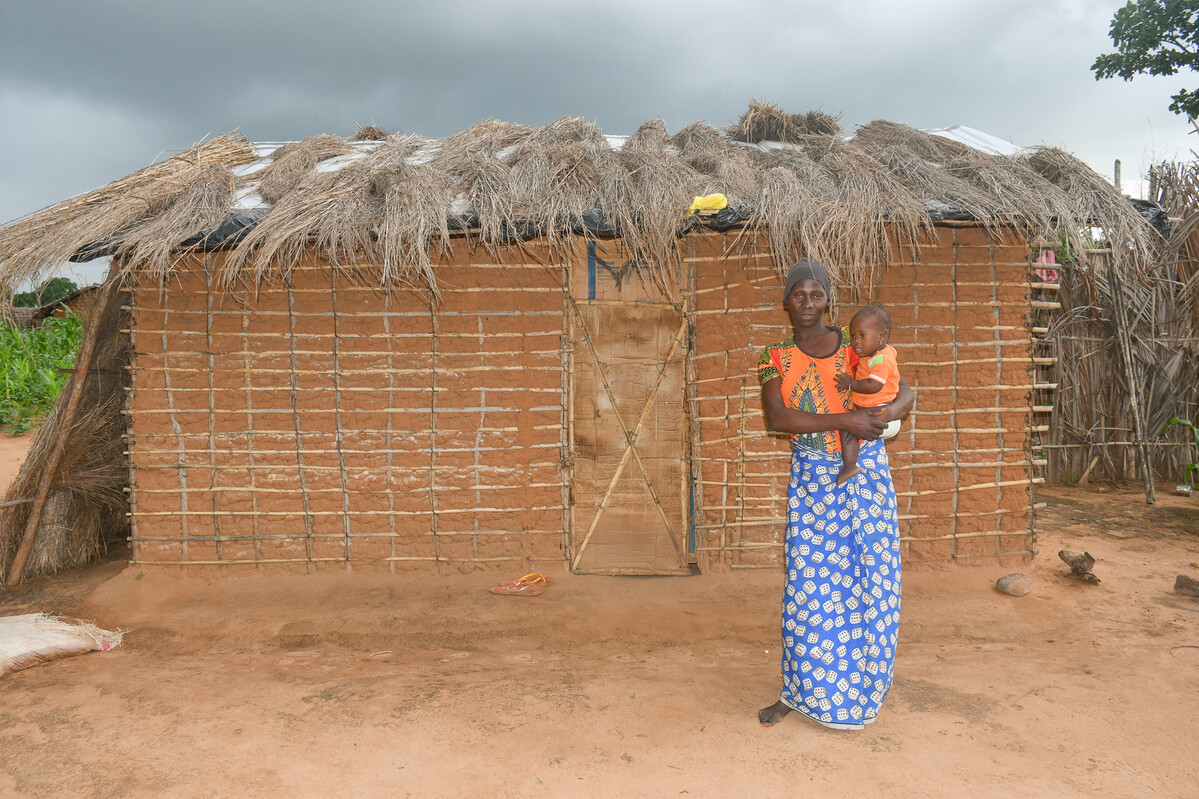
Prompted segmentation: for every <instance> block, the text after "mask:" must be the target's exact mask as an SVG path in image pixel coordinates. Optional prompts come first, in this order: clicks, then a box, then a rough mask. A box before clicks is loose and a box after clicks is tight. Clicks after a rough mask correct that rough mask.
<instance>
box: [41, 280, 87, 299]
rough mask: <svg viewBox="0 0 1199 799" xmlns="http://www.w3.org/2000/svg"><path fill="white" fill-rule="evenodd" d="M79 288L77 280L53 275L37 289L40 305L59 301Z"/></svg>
mask: <svg viewBox="0 0 1199 799" xmlns="http://www.w3.org/2000/svg"><path fill="white" fill-rule="evenodd" d="M78 290H79V287H78V286H76V285H75V281H74V280H71V279H70V278H65V277H52V278H50V279H49V280H47V281H46V282H45V283H43V284H42V285H41V287H39V288H38V290H37V298H38V305H49V304H50V303H52V302H58V301H59V300H61V299H62V298H63V297H65V296H67V295H68V294H72V293H74V292H76V291H78Z"/></svg>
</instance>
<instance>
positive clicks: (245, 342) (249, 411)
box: [237, 296, 262, 561]
mask: <svg viewBox="0 0 1199 799" xmlns="http://www.w3.org/2000/svg"><path fill="white" fill-rule="evenodd" d="M237 300H238V304H239V305H240V306H241V348H242V353H243V355H242V366H243V368H244V370H245V375H244V376H243V377H244V379H243V383H242V385H243V388H244V390H245V395H246V463H247V464H249V466H250V469H249V472H250V491H251V493H250V508H251V510H253V511H254V515H253V516H252V517H250V524H251V529H252V530H253V533H252V534H253V536H254V560H258V561H260V560H262V539H261V537H260V536H261V533H260V532H259V529H258V470H257V469H255V468H254V463H255V460H254V431H255V430H256V429H257V428H256V427H255V426H254V392H253V381H252V380H251V379H250V375H251V374H253V365H254V362H253V359H252V358H251V355H250V352H251V349H252V348H251V347H250V298H249V297H248V296H246V297H238V298H237Z"/></svg>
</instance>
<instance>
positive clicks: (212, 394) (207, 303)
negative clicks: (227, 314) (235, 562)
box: [204, 254, 225, 573]
mask: <svg viewBox="0 0 1199 799" xmlns="http://www.w3.org/2000/svg"><path fill="white" fill-rule="evenodd" d="M204 308H205V311H206V313H205V314H204V351H205V356H204V357H205V362H206V364H207V366H208V375H207V376H208V465H209V467H211V468H209V470H208V495H209V499H210V500H211V501H212V529H213V532H214V533H215V535H216V559H217V560H219V561H224V560H225V550H224V540H223V538H222V536H221V507H220V493H221V492H220V491H219V490H218V489H217V477H218V475H219V474H220V472H219V470H218V469H217V468H216V467H217V462H216V391H215V390H214V389H215V388H216V386H215V385H214V383H213V381H214V380H215V379H216V369H215V366H216V364H215V356H214V355H213V352H212V349H213V347H212V256H211V255H209V254H205V256H204ZM221 571H222V573H224V571H225V567H223V566H222V567H221Z"/></svg>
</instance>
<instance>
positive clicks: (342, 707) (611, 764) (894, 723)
mask: <svg viewBox="0 0 1199 799" xmlns="http://www.w3.org/2000/svg"><path fill="white" fill-rule="evenodd" d="M0 442H2V443H3V444H4V447H7V449H5V448H4V447H0V468H3V467H4V466H5V465H6V464H7V461H8V459H9V456H11V451H15V449H14V448H16V447H17V445H16V444H14V443H13V441H12V440H10V439H0ZM6 453H7V454H6ZM1044 496H1045V498H1047V500H1048V502H1049V508H1048V509H1047V510H1046V511H1045V512H1044V516H1043V518H1042V521H1041V524H1040V527H1041V530H1042V533H1041V538H1040V543H1039V548H1040V554H1039V555H1038V556H1037V557H1036V559H1035V560H1034V562H1032V563H1031V564H1029V565H1028V566H1026V567H1024V568H1023V569H1022V571H1023V572H1024V573H1025V574H1027V575H1028V576H1029V578H1030V579H1031V581H1032V584H1033V592H1032V594H1030V595H1029V596H1026V597H1023V598H1013V597H1009V596H1004V595H1001V594H999V593H998V592H996V591H995V590H994V589H993V587H992V585H993V583H994V581H995V579H996V578H997V577H999V576H1001V575H1002V574H1004V573H1005V572H1007V571H1011V569H1003V568H1001V567H978V568H958V569H953V570H950V571H938V572H922V573H918V572H909V573H908V574H907V575H905V585H904V595H903V622H902V625H901V628H900V639H901V640H900V647H899V653H898V660H897V677H896V680H895V685H894V687H893V689H892V692H891V695H890V696H889V698H888V700H887V702H886V705H885V706H884V709H883V713H882V715H881V716H880V717H879V720H878V722H877V723H875V724H874V725H872V726H871V727H869V728H867V730H865V731H863V732H834V731H830V730H826V729H824V728H822V727H819V726H817V725H814V724H812V723H811V722H808V721H805V720H803V719H800V718H798V717H797V716H796V715H795V714H793V715H792V716H791V717H789V718H787V719H786V720H785V721H784V722H783V723H782V724H780V725H778V726H776V727H773V728H770V729H767V728H763V727H760V726H759V725H758V724H757V721H756V718H755V713H756V711H757V709H758V708H759V707H761V706H763V705H766V704H769V703H771V702H773V701H774V700H775V699H776V698H777V690H778V681H779V664H778V656H779V649H778V646H779V625H778V616H779V598H780V596H781V590H782V583H781V581H782V575H781V573H779V572H775V571H773V570H769V571H753V572H736V573H733V574H722V575H711V576H702V577H675V578H602V577H575V576H571V575H567V574H557V575H555V578H556V582H555V584H554V585H553V586H552V587H551V588H550V589H549V590H548V591H547V592H546V593H545V594H544V595H542V596H540V597H534V598H512V597H497V596H493V595H491V594H490V593H488V591H487V588H488V587H489V586H490V585H492V584H494V583H495V582H496V581H497V580H498V579H499V578H500V577H502V576H507V575H503V574H500V573H498V572H490V571H489V572H474V573H471V574H458V573H454V574H452V575H449V576H437V575H432V574H427V575H423V576H420V575H413V574H403V575H395V576H387V575H369V576H364V575H349V574H340V573H328V572H323V573H319V574H313V575H308V576H279V577H240V578H226V579H220V580H202V579H197V578H191V579H185V578H181V577H177V576H174V575H172V574H167V573H163V572H157V571H148V570H140V569H137V568H130V567H128V566H127V565H126V563H125V561H124V559H123V557H127V556H123V555H122V553H115V554H114V556H113V557H112V558H111V559H110V560H109V561H108V562H106V563H103V564H101V565H99V566H95V567H93V568H89V569H84V570H80V571H76V572H72V573H67V574H61V575H58V576H56V577H53V578H48V579H40V580H35V581H31V582H29V583H26V584H25V585H22V586H18V587H14V588H12V589H9V590H7V591H3V592H0V615H9V614H15V613H27V612H32V611H35V610H40V611H45V612H48V613H59V614H64V615H67V616H74V617H81V618H85V619H94V620H95V621H96V622H97V623H98V624H100V625H101V626H103V627H107V628H110V629H112V628H117V627H119V628H122V629H125V630H128V631H129V632H128V634H127V636H126V638H125V645H124V646H122V647H121V648H119V649H116V650H113V651H111V652H108V653H103V654H102V653H92V654H88V655H82V656H79V657H74V658H68V659H65V660H59V661H55V662H53V663H49V664H44V665H42V666H38V667H35V668H32V669H28V670H26V671H22V672H18V673H16V674H12V675H9V676H8V677H6V678H3V681H2V682H3V685H0V796H4V797H10V796H11V797H61V796H96V797H124V796H130V797H140V796H170V797H225V796H277V795H290V796H322V797H323V796H356V797H394V796H463V795H479V796H520V797H536V796H557V797H561V796H653V797H661V796H677V795H689V796H713V797H725V796H733V795H744V794H750V793H752V794H754V795H757V796H768V797H771V796H784V795H786V796H794V795H804V796H824V795H832V794H833V793H836V794H838V795H857V796H952V797H960V796H970V797H988V796H1021V797H1062V796H1088V797H1093V796H1104V797H1107V796H1146V795H1152V796H1169V797H1175V796H1180V797H1195V796H1199V736H1196V730H1197V729H1199V726H1197V721H1196V719H1197V718H1199V600H1192V599H1187V598H1185V597H1181V596H1178V595H1176V594H1174V593H1172V586H1173V583H1174V578H1175V576H1176V575H1177V574H1180V573H1185V574H1189V575H1192V576H1197V577H1199V565H1197V564H1199V497H1197V498H1195V499H1184V498H1181V497H1175V496H1171V495H1159V496H1160V499H1159V502H1158V504H1157V505H1156V506H1153V507H1149V506H1146V505H1145V504H1144V500H1143V497H1142V496H1141V495H1139V494H1138V493H1137V492H1136V491H1135V490H1132V489H1128V490H1114V491H1113V490H1108V491H1106V492H1100V491H1098V490H1086V491H1082V490H1079V489H1063V488H1054V489H1051V490H1048V491H1045V492H1044ZM1063 547H1069V548H1073V549H1085V550H1088V551H1090V552H1091V553H1092V554H1093V555H1094V556H1095V557H1096V558H1097V561H1098V562H1097V564H1096V566H1095V572H1096V573H1097V574H1098V576H1099V577H1100V578H1101V579H1102V583H1101V584H1100V585H1098V586H1092V585H1086V584H1083V583H1080V582H1077V581H1074V580H1072V579H1070V578H1067V577H1066V576H1065V574H1066V573H1067V571H1068V569H1067V568H1066V567H1065V565H1063V564H1062V563H1060V562H1059V561H1058V560H1057V556H1056V553H1057V550H1058V549H1060V548H1063ZM513 576H515V575H513Z"/></svg>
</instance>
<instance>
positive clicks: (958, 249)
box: [689, 225, 1043, 568]
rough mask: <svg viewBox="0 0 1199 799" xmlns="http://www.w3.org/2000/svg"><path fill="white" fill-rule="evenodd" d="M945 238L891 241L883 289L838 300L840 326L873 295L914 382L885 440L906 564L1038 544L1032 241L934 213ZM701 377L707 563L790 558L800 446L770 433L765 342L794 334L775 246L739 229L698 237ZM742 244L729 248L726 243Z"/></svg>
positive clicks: (1018, 554)
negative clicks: (785, 547) (761, 359)
mask: <svg viewBox="0 0 1199 799" xmlns="http://www.w3.org/2000/svg"><path fill="white" fill-rule="evenodd" d="M937 233H938V241H937V242H935V243H930V244H924V245H922V246H920V247H919V248H918V250H917V249H913V248H910V247H901V246H894V247H893V263H892V265H891V266H890V267H889V268H888V269H886V270H885V271H884V272H883V273H882V275H881V277H880V280H879V281H878V282H879V285H878V288H877V290H876V291H875V292H874V293H873V295H872V296H868V297H863V296H852V295H851V296H842V297H841V298H840V308H841V309H842V312H841V313H840V314H839V316H840V319H839V321H840V322H841V323H848V319H849V317H850V316H851V315H852V313H853V311H854V310H855V309H856V308H857V307H858V306H859V305H860V304H864V303H866V302H870V301H876V302H881V303H882V304H884V305H885V306H886V307H887V308H888V309H889V310H890V313H891V316H892V320H893V322H894V330H893V333H892V339H891V342H892V344H893V345H894V346H895V348H896V349H897V350H898V352H899V367H900V372H901V373H902V374H903V375H904V377H905V379H906V380H907V381H908V383H909V384H910V385H911V386H912V387H913V389H915V391H916V394H917V399H916V406H915V409H914V410H913V412H912V415H911V417H910V419H909V421H907V422H905V423H904V426H903V429H902V431H901V432H900V434H899V436H898V437H897V438H895V439H893V440H892V441H891V442H889V444H888V446H887V449H888V453H889V456H890V463H891V468H892V473H893V477H894V481H895V489H896V492H897V494H898V498H899V510H900V521H901V525H900V534H901V542H902V554H903V557H904V558H905V561H906V562H908V563H910V564H915V563H921V562H923V563H933V564H943V563H945V562H947V561H949V560H952V559H959V558H990V559H997V560H1000V561H1022V560H1024V559H1025V558H1027V556H1028V555H1029V554H1030V553H1031V551H1032V549H1033V544H1034V537H1033V533H1032V531H1033V529H1034V528H1033V512H1034V507H1033V500H1032V494H1031V488H1032V486H1033V485H1034V484H1035V483H1036V482H1039V481H1040V480H1041V477H1040V476H1039V470H1040V468H1041V466H1042V465H1043V462H1042V461H1039V460H1036V459H1034V458H1033V457H1032V456H1031V455H1030V453H1029V451H1028V450H1029V446H1028V444H1029V435H1030V431H1031V430H1033V429H1035V428H1036V427H1037V421H1036V419H1035V418H1034V416H1033V415H1032V407H1031V406H1030V402H1029V396H1030V391H1031V389H1032V373H1031V368H1032V357H1031V356H1032V337H1031V334H1030V332H1029V328H1028V322H1027V319H1028V313H1029V300H1028V295H1029V285H1030V282H1029V264H1028V247H1027V244H1026V243H1025V242H1024V241H1022V240H1014V239H1013V240H1008V241H1004V242H996V241H994V240H992V237H990V236H988V234H987V232H986V231H985V230H983V229H981V228H979V227H976V226H964V225H938V226H937ZM691 245H692V249H691V258H690V262H691V263H692V264H693V268H694V285H695V291H694V294H693V303H694V313H695V318H696V325H695V331H696V334H695V348H694V353H693V360H694V364H695V378H694V380H693V381H692V385H691V397H690V399H689V402H690V404H691V406H692V408H693V409H694V411H693V416H692V424H693V425H694V426H695V427H696V429H695V431H694V436H693V442H694V443H693V474H694V476H695V479H696V491H695V499H696V502H695V509H696V510H695V514H694V515H695V526H696V531H697V538H698V540H699V544H698V546H697V550H698V551H699V555H700V562H701V566H703V567H706V568H722V567H723V568H727V567H730V566H731V567H733V568H753V567H773V566H775V565H777V564H778V563H779V562H780V560H779V558H780V555H781V551H782V535H783V524H784V516H783V509H784V503H785V492H786V486H787V482H786V475H788V474H789V469H790V454H789V453H790V449H789V443H788V441H787V439H786V438H785V437H782V436H772V435H768V434H766V432H765V428H764V421H763V418H762V412H761V398H760V389H759V386H758V382H757V376H756V371H757V360H758V354H759V353H760V351H761V348H762V347H764V346H766V345H768V344H771V343H773V342H776V341H781V340H783V339H785V338H787V337H788V336H789V335H790V333H791V331H790V328H789V326H788V323H787V319H786V316H785V314H784V312H783V310H782V303H781V290H780V282H779V278H778V276H777V271H776V267H775V266H774V264H773V263H772V261H771V258H770V256H769V253H768V252H765V251H764V249H762V248H760V247H758V248H755V246H754V245H753V244H752V243H751V244H749V245H746V244H745V243H744V242H740V243H735V241H734V238H733V237H732V236H728V237H724V238H717V237H707V238H696V239H694V240H693V241H692V243H691ZM729 252H731V253H732V255H730V256H728V257H725V254H726V253H729Z"/></svg>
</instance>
